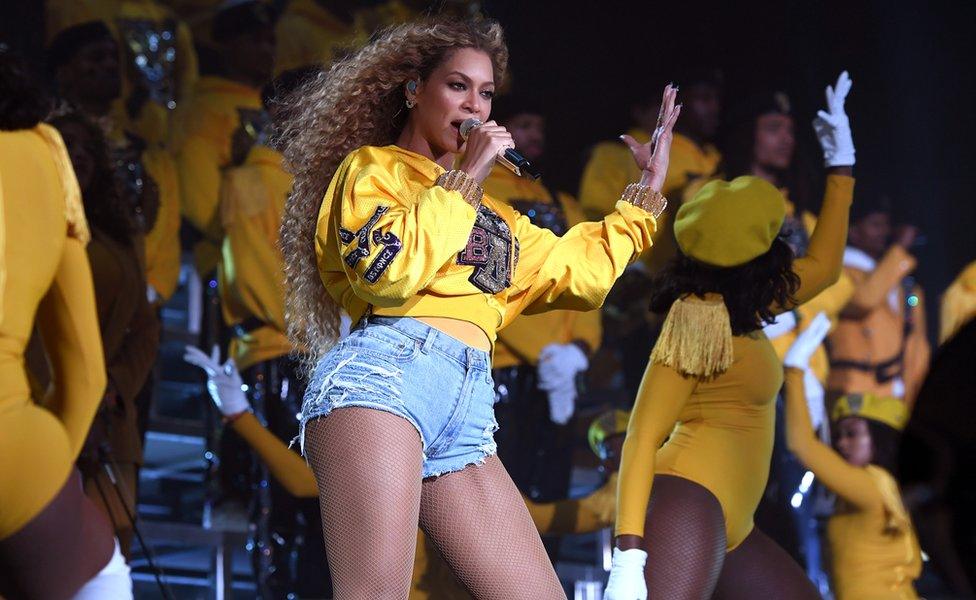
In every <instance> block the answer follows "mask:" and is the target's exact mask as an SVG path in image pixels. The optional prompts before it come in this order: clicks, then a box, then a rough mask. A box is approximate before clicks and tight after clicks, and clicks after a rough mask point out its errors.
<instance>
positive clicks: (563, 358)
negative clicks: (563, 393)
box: [539, 344, 590, 390]
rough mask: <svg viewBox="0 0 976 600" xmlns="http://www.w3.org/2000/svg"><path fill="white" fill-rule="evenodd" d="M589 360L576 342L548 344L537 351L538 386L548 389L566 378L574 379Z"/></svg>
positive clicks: (587, 365)
mask: <svg viewBox="0 0 976 600" xmlns="http://www.w3.org/2000/svg"><path fill="white" fill-rule="evenodd" d="M589 366H590V361H589V360H588V359H587V358H586V355H585V354H583V351H582V350H580V348H579V346H577V345H576V344H549V345H548V346H546V347H545V348H543V349H542V352H540V353H539V387H540V388H542V389H544V390H548V389H550V388H551V387H556V386H558V385H559V384H560V383H562V382H563V381H565V380H566V379H576V374H577V373H579V372H580V371H585V370H586V369H587V367H589Z"/></svg>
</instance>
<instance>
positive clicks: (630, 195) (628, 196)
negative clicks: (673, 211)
mask: <svg viewBox="0 0 976 600" xmlns="http://www.w3.org/2000/svg"><path fill="white" fill-rule="evenodd" d="M620 199H621V200H623V201H624V202H627V203H630V204H633V205H634V206H636V207H638V208H642V209H644V210H646V211H647V212H649V213H651V214H652V215H654V218H655V219H656V218H658V217H660V216H661V213H663V212H664V209H665V208H667V207H668V199H667V198H665V197H664V195H663V194H661V192H659V191H658V190H653V189H651V186H649V185H641V184H639V183H631V184H629V185H628V186H627V187H625V188H624V193H623V194H621V195H620Z"/></svg>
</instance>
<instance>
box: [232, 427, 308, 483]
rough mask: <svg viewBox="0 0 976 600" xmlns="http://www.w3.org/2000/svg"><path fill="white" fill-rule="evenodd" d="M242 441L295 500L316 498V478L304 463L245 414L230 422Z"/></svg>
mask: <svg viewBox="0 0 976 600" xmlns="http://www.w3.org/2000/svg"><path fill="white" fill-rule="evenodd" d="M233 427H234V431H236V432H237V433H238V434H240V436H241V437H242V438H244V441H246V442H247V443H248V444H250V445H251V447H252V448H254V451H255V452H257V453H258V456H260V457H261V460H262V461H264V464H266V465H268V470H269V471H271V475H272V476H273V477H274V478H275V479H277V480H278V483H280V484H281V485H282V486H283V487H284V488H285V489H286V490H288V493H289V494H291V495H292V496H295V497H297V498H318V496H319V490H318V487H317V486H316V485H315V476H314V475H313V474H312V470H311V469H310V468H308V465H307V464H305V461H304V460H302V457H301V456H299V455H298V454H295V453H294V452H292V451H291V450H289V449H288V447H287V446H285V444H284V442H282V441H281V440H279V439H278V438H277V437H275V435H274V434H273V433H271V432H270V431H268V430H267V429H265V428H264V426H263V425H261V422H260V421H258V419H257V417H255V416H254V415H253V414H252V413H250V412H246V413H244V414H243V415H241V416H240V417H238V418H237V419H235V420H234V423H233Z"/></svg>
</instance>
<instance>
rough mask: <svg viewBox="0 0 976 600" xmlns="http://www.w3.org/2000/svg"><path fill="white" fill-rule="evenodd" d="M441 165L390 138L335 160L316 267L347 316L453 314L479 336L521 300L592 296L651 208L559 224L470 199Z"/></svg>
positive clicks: (541, 305)
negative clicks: (543, 223) (449, 183)
mask: <svg viewBox="0 0 976 600" xmlns="http://www.w3.org/2000/svg"><path fill="white" fill-rule="evenodd" d="M443 172H444V169H443V168H442V167H441V166H440V165H438V164H437V163H435V162H433V161H431V160H430V159H428V158H426V157H423V156H420V155H419V154H415V153H413V152H410V151H408V150H404V149H402V148H398V147H397V146H385V147H372V146H365V147H362V148H359V149H357V150H355V151H353V152H352V153H351V154H349V155H348V156H347V157H346V158H345V159H344V160H343V161H342V164H340V165H339V167H338V168H337V170H336V172H335V175H334V177H333V178H332V181H331V183H330V184H329V188H328V191H327V192H326V194H325V198H324V199H323V202H322V206H321V209H320V212H319V217H318V225H317V232H316V239H315V248H316V253H317V256H318V267H319V274H320V276H321V278H322V282H323V284H324V285H325V288H326V289H327V290H328V292H329V294H330V295H331V296H332V298H333V299H335V301H336V302H337V303H339V305H340V306H341V307H342V308H344V309H345V310H346V312H347V313H348V314H349V316H350V317H351V318H352V320H353V322H356V321H357V320H358V319H359V318H360V317H361V316H362V315H363V314H365V313H366V312H367V310H371V311H372V312H373V313H374V314H378V315H387V316H410V317H448V318H455V319H463V320H465V321H468V322H470V323H473V324H475V325H477V326H478V327H480V328H481V329H482V330H483V331H484V332H485V333H486V334H487V336H488V338H489V339H490V340H494V339H495V336H496V332H497V331H498V330H499V329H501V328H502V327H504V326H506V325H508V324H509V323H511V322H512V320H513V319H515V317H517V316H518V315H519V314H521V313H523V312H525V313H528V314H532V313H538V312H544V311H546V310H550V309H556V308H563V309H572V310H592V309H594V308H597V307H599V306H600V305H601V304H602V303H603V300H604V299H605V298H606V295H607V293H608V292H609V290H610V287H611V286H612V285H613V283H614V281H616V279H617V277H619V276H620V274H621V273H623V270H624V269H625V268H626V267H627V265H628V264H630V263H631V262H632V261H633V260H635V259H636V257H637V256H638V255H639V254H640V253H641V252H643V250H644V249H645V248H647V247H649V246H650V245H651V235H652V234H653V232H654V229H655V220H654V217H653V216H652V215H651V214H650V213H648V212H646V211H644V210H642V209H640V208H637V207H635V206H633V205H631V204H629V203H627V202H618V203H617V208H616V210H615V212H613V213H611V214H610V215H608V216H607V217H606V218H605V219H604V220H603V221H600V222H588V223H581V224H579V225H577V226H576V227H573V228H572V229H570V230H569V231H568V232H567V233H566V234H565V235H564V236H562V237H561V238H560V237H557V236H556V235H555V234H553V233H552V232H551V231H549V230H547V229H542V228H540V227H536V226H535V225H533V224H532V223H531V221H530V220H529V218H528V217H526V216H524V215H520V214H519V213H518V212H516V211H515V210H514V209H513V208H511V207H510V206H508V205H506V204H504V203H502V202H498V201H496V200H493V199H492V198H490V197H488V196H486V197H485V198H484V201H483V202H482V204H481V207H480V208H479V209H478V210H475V209H474V208H472V207H471V206H470V205H468V204H467V203H466V202H465V201H464V200H463V199H462V197H461V194H460V193H458V192H456V191H449V190H446V189H445V188H442V187H440V186H438V185H435V183H434V182H435V180H436V179H437V177H438V176H440V175H441V173H443Z"/></svg>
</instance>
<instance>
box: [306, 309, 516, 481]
mask: <svg viewBox="0 0 976 600" xmlns="http://www.w3.org/2000/svg"><path fill="white" fill-rule="evenodd" d="M494 402H495V392H494V386H493V384H492V380H491V359H490V357H489V355H488V353H487V352H483V351H481V350H476V349H474V348H471V347H470V346H468V345H467V344H465V343H464V342H461V341H460V340H457V339H455V338H453V337H451V336H449V335H447V334H446V333H443V332H441V331H438V330H437V329H434V328H433V327H430V326H428V325H426V324H424V323H421V322H420V321H417V320H415V319H411V318H409V317H401V318H391V317H376V316H370V317H364V318H363V319H362V320H361V321H360V322H359V324H357V325H356V326H355V327H354V328H353V329H352V331H351V332H350V334H349V336H348V337H346V338H345V339H343V340H342V341H341V342H339V343H338V344H336V345H335V346H334V347H333V348H332V349H331V350H330V351H329V352H328V354H326V355H325V356H323V357H322V359H321V360H320V361H319V364H318V365H317V366H316V367H315V372H314V374H313V375H312V379H311V381H310V383H309V385H308V387H307V388H306V391H305V400H304V402H303V404H302V413H301V419H300V421H301V430H300V433H299V439H300V441H301V444H302V452H303V453H304V435H305V426H306V425H307V424H308V422H309V421H310V420H312V419H317V418H319V417H325V416H326V415H328V414H329V413H330V412H332V411H333V410H335V409H337V408H346V407H351V406H355V407H361V408H372V409H375V410H382V411H386V412H389V413H392V414H395V415H397V416H400V417H403V418H404V419H406V420H407V421H409V422H410V423H411V424H412V425H413V426H414V428H415V429H416V430H417V432H418V433H419V434H420V440H421V443H422V444H423V453H424V464H423V476H424V477H434V476H437V475H443V474H446V473H451V472H454V471H460V470H461V469H463V468H464V467H466V466H467V465H471V464H481V463H483V462H484V461H485V459H486V458H488V457H489V456H491V455H493V454H495V450H496V447H495V439H494V433H495V431H496V430H497V429H498V422H497V421H495V411H494V408H493V404H494Z"/></svg>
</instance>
